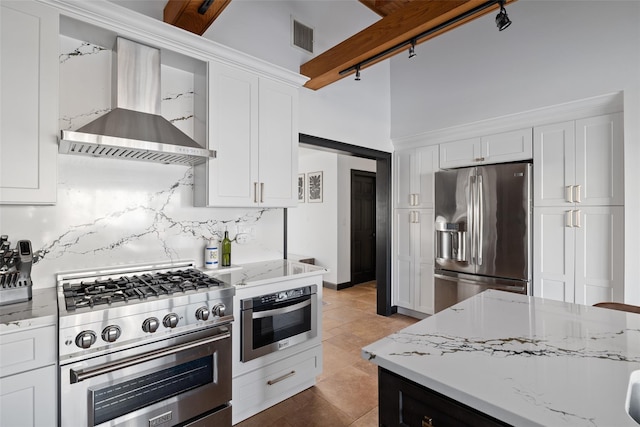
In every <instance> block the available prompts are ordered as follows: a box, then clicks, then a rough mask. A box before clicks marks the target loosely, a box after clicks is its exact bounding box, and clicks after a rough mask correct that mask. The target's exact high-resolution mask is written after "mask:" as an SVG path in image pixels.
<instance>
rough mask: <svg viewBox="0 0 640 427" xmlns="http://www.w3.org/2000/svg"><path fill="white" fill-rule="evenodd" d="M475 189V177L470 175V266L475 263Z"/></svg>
mask: <svg viewBox="0 0 640 427" xmlns="http://www.w3.org/2000/svg"><path fill="white" fill-rule="evenodd" d="M475 187H476V177H475V175H471V176H470V177H469V201H470V208H469V214H468V215H469V225H470V230H469V236H470V240H471V253H470V254H469V259H470V261H471V264H475V262H476V241H477V239H476V200H475V199H476V197H475V196H476V194H475V193H476V192H475Z"/></svg>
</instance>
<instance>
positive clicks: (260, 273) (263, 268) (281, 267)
mask: <svg viewBox="0 0 640 427" xmlns="http://www.w3.org/2000/svg"><path fill="white" fill-rule="evenodd" d="M241 267H242V268H240V269H237V270H235V271H231V272H228V273H226V272H224V270H221V271H219V272H216V271H215V270H203V271H204V272H205V273H207V274H211V275H214V276H216V277H219V278H220V280H224V281H225V282H227V283H230V284H232V285H234V286H237V287H249V286H257V285H266V284H269V283H274V282H278V281H282V280H288V279H293V278H302V277H308V276H317V275H318V274H325V273H327V269H326V268H324V267H319V266H317V265H311V264H304V263H301V262H296V261H289V260H286V259H277V260H271V261H261V262H254V263H250V264H242V265H241Z"/></svg>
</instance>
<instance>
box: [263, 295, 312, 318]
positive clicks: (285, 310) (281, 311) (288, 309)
mask: <svg viewBox="0 0 640 427" xmlns="http://www.w3.org/2000/svg"><path fill="white" fill-rule="evenodd" d="M308 305H311V298H309V299H307V300H306V301H302V302H299V303H298V304H294V305H289V306H287V307H282V308H274V309H272V310H265V311H258V312H255V311H254V312H253V315H252V316H251V317H252V318H253V319H262V318H263V317H271V316H278V315H280V314H286V313H291V312H292V311H296V310H300V309H301V308H304V307H306V306H308Z"/></svg>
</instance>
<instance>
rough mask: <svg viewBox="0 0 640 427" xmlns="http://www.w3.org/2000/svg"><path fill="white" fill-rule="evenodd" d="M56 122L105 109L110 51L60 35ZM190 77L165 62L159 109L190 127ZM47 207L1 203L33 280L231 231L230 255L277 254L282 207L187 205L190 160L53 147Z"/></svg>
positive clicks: (131, 260) (0, 222) (190, 246)
mask: <svg viewBox="0 0 640 427" xmlns="http://www.w3.org/2000/svg"><path fill="white" fill-rule="evenodd" d="M60 52H61V53H60V128H61V129H72V130H74V129H77V128H79V127H80V126H82V125H84V124H86V123H88V122H89V121H91V120H93V119H95V118H96V117H98V116H100V115H102V114H104V113H106V112H107V111H109V110H110V108H111V92H110V91H111V76H110V72H111V51H110V50H108V49H105V48H102V47H99V46H95V45H91V44H88V43H85V42H82V41H79V40H74V39H72V38H69V37H65V36H61V37H60ZM193 97H194V93H193V76H192V75H191V74H190V73H188V72H185V71H182V70H178V69H174V68H171V67H166V66H163V67H162V114H163V116H164V117H165V118H167V119H168V120H170V121H171V122H172V123H174V125H176V126H177V127H178V128H179V129H180V130H182V131H183V132H185V133H186V134H187V135H190V136H192V135H193V122H194V117H193ZM57 162H58V195H57V203H56V204H55V205H53V206H17V205H2V206H0V233H2V234H8V235H9V238H10V240H11V241H12V242H13V244H14V245H15V242H17V241H18V240H20V239H29V240H31V242H32V245H33V249H34V250H41V251H42V253H43V254H44V256H43V258H42V260H41V261H40V262H39V263H38V264H36V265H34V267H33V270H32V278H33V283H34V288H36V289H39V288H48V287H53V286H55V275H56V274H57V273H59V272H63V271H70V270H80V269H89V268H98V267H111V266H117V265H126V264H140V263H155V262H167V261H169V262H173V261H178V260H194V261H196V263H197V264H198V265H202V263H203V250H204V245H205V242H206V240H207V239H209V238H211V237H213V236H217V237H218V238H220V239H221V238H222V234H223V233H224V230H225V228H227V229H228V230H229V234H230V237H231V238H232V239H234V240H235V236H236V234H237V233H239V232H243V233H246V234H247V235H248V236H249V239H248V241H247V242H246V243H243V244H238V243H237V242H235V241H234V243H233V245H232V262H233V263H234V264H238V263H248V262H255V261H263V260H269V259H278V258H282V256H283V227H284V226H283V211H282V209H257V208H244V209H240V208H196V207H193V168H192V167H189V166H181V165H162V164H156V163H146V162H136V161H128V160H114V159H103V158H88V157H83V156H69V155H58V159H57Z"/></svg>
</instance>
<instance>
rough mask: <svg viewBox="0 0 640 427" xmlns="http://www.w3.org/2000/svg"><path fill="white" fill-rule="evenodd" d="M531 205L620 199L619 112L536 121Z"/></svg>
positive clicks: (589, 203)
mask: <svg viewBox="0 0 640 427" xmlns="http://www.w3.org/2000/svg"><path fill="white" fill-rule="evenodd" d="M534 133H535V141H534V159H535V161H534V205H535V206H572V205H575V204H582V205H585V206H616V205H622V204H624V188H623V185H622V183H623V170H622V168H621V167H620V165H622V164H623V153H622V148H623V136H622V133H623V126H622V113H616V114H607V115H603V116H597V117H591V118H587V119H581V120H576V121H568V122H563V123H556V124H553V125H547V126H540V127H536V128H535V130H534Z"/></svg>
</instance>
